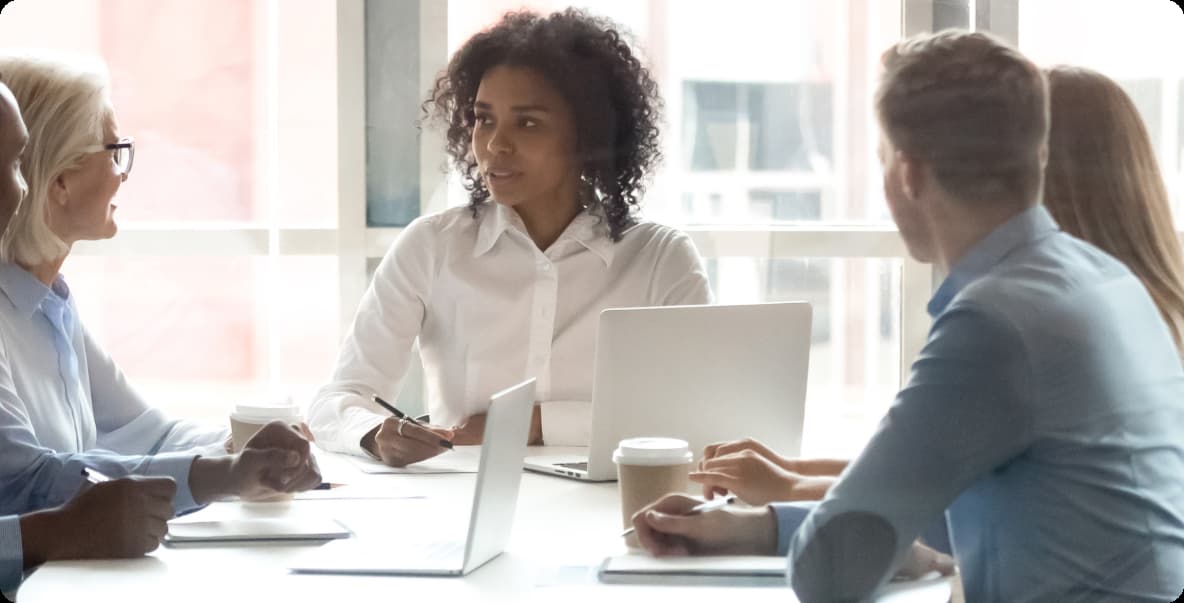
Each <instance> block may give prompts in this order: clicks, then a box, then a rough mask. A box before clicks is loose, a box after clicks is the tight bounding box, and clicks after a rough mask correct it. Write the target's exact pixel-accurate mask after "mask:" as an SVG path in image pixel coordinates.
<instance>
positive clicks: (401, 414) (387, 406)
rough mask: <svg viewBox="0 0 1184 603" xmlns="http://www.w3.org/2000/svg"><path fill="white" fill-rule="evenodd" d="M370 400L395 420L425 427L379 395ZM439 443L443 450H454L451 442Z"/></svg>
mask: <svg viewBox="0 0 1184 603" xmlns="http://www.w3.org/2000/svg"><path fill="white" fill-rule="evenodd" d="M370 399H371V400H374V403H375V404H377V405H379V406H381V407H383V408H385V409H386V410H387V412H389V413H391V414H392V415H394V416H395V418H398V419H402V420H404V421H407V422H409V423H412V424H414V425H418V426H420V427H423V423H420V422H419V421H417V420H415V417H413V416H411V415H408V414H406V413H404V412H403V411H401V410H399V409H397V408H395V405H394V404H391V403H390V402H387V401H386V400H383V399H382V398H379V397H378V394H374V395H372V396H370ZM400 435H402V434H400ZM437 443H438V444H439V445H440V447H441V448H447V449H449V450H452V442H449V441H448V440H445V439H443V438H441V439H440V440H439V442H437Z"/></svg>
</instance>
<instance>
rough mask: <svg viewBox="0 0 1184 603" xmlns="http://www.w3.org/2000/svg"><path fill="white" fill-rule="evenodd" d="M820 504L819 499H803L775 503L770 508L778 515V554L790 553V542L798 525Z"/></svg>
mask: <svg viewBox="0 0 1184 603" xmlns="http://www.w3.org/2000/svg"><path fill="white" fill-rule="evenodd" d="M816 506H818V501H813V500H811V501H803V502H791V503H773V504H771V505H769V508H770V509H772V510H773V514H775V515H776V516H777V554H778V555H782V556H784V555H787V554H788V553H789V542H790V540H792V539H793V535H794V533H795V532H797V531H798V526H800V525H802V522H803V521H805V519H806V516H807V515H809V514H810V511H813V510H814V507H816Z"/></svg>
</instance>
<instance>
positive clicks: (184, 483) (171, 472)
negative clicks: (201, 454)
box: [137, 452, 201, 514]
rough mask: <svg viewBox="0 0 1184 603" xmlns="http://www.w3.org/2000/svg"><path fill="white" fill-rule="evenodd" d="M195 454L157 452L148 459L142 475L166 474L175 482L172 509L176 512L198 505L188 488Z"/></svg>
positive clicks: (188, 509) (189, 509)
mask: <svg viewBox="0 0 1184 603" xmlns="http://www.w3.org/2000/svg"><path fill="white" fill-rule="evenodd" d="M197 458H198V457H197V456H196V455H193V454H187V453H184V452H166V453H163V454H158V455H156V456H154V457H152V459H151V460H150V461H148V466H147V467H146V468H145V470H144V471H140V472H137V473H140V474H142V475H167V476H169V477H171V478H173V480H174V481H176V482H177V495H176V496H174V497H173V511H174V512H176V513H177V514H181V513H184V512H186V511H191V510H193V509H196V508H198V507H200V506H201V505H199V504H197V501H196V500H194V499H193V491H192V490H190V489H189V469H190V468H191V467H193V461H195V460H197Z"/></svg>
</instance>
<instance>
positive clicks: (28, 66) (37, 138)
mask: <svg viewBox="0 0 1184 603" xmlns="http://www.w3.org/2000/svg"><path fill="white" fill-rule="evenodd" d="M0 73H3V74H4V83H5V84H7V85H8V88H9V89H10V90H12V94H13V96H15V97H16V102H17V105H18V106H19V107H20V110H21V116H22V117H24V120H25V126H26V127H27V128H28V129H29V144H28V146H27V147H25V152H24V155H22V156H21V173H22V174H23V175H24V178H25V182H27V183H28V187H29V192H28V195H27V196H26V197H25V199H24V202H23V203H21V206H20V208H18V209H17V212H16V214H15V215H14V216H13V217H12V222H11V223H10V224H9V226H8V230H7V231H6V232H5V233H4V236H3V238H0V260H2V261H5V262H15V263H17V264H20V265H22V266H37V265H40V264H44V263H46V262H51V261H53V260H56V259H58V258H61V257H63V256H65V255H66V254H67V253H69V247H68V246H67V245H66V243H65V242H63V241H62V240H61V239H60V238H58V236H57V235H56V234H54V233H53V231H52V230H50V227H49V224H48V222H47V215H48V214H47V212H48V209H49V208H48V203H49V188H50V184H52V183H53V181H54V180H55V179H56V178H57V177H58V176H59V175H61V174H62V173H63V172H66V171H68V170H70V169H71V168H74V167H76V166H77V165H79V163H80V161H81V160H82V159H83V158H84V157H85V155H86V154H87V152H88V151H87V149H88V148H89V149H93V148H94V145H97V144H101V143H102V141H103V126H104V124H105V122H106V121H107V120H109V119H110V118H111V117H112V113H113V110H112V108H111V99H110V94H109V84H108V82H109V77H108V74H107V67H106V65H105V64H104V63H103V62H102V61H100V60H98V59H96V58H93V57H86V56H77V55H66V54H55V53H49V52H44V51H3V52H0Z"/></svg>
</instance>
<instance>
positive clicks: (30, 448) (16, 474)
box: [0, 346, 198, 513]
mask: <svg viewBox="0 0 1184 603" xmlns="http://www.w3.org/2000/svg"><path fill="white" fill-rule="evenodd" d="M197 457H198V455H197V454H192V453H163V454H158V455H120V454H117V453H115V452H109V451H105V450H90V451H86V452H82V453H63V452H56V451H54V450H51V449H49V448H46V447H44V446H42V445H41V444H40V443H39V442H38V440H37V436H36V434H34V432H33V428H32V425H31V424H30V421H29V417H28V414H27V413H26V412H25V401H23V400H21V399H20V397H19V396H18V394H17V392H16V387H15V385H14V383H13V380H12V372H11V367H10V366H9V361H8V357H7V355H6V352H5V350H4V349H3V346H0V513H25V512H28V511H35V510H38V509H44V508H47V507H53V506H57V505H60V504H62V503H64V502H66V501H67V500H69V499H70V498H72V497H73V496H74V494H75V493H76V492H77V491H78V489H79V487H80V486H81V485H82V482H83V477H82V470H83V468H85V467H93V468H95V469H98V470H99V471H102V472H104V473H107V474H110V475H112V476H116V477H119V476H123V475H128V474H137V475H157V476H169V477H172V478H173V479H174V480H176V482H177V494H176V497H175V498H174V499H173V508H174V509H175V510H176V511H177V512H182V511H187V510H189V509H192V508H193V507H195V506H196V503H195V502H194V500H193V495H192V493H191V492H190V490H189V469H190V466H191V465H192V464H193V461H194V460H195V459H196V458H197Z"/></svg>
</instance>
